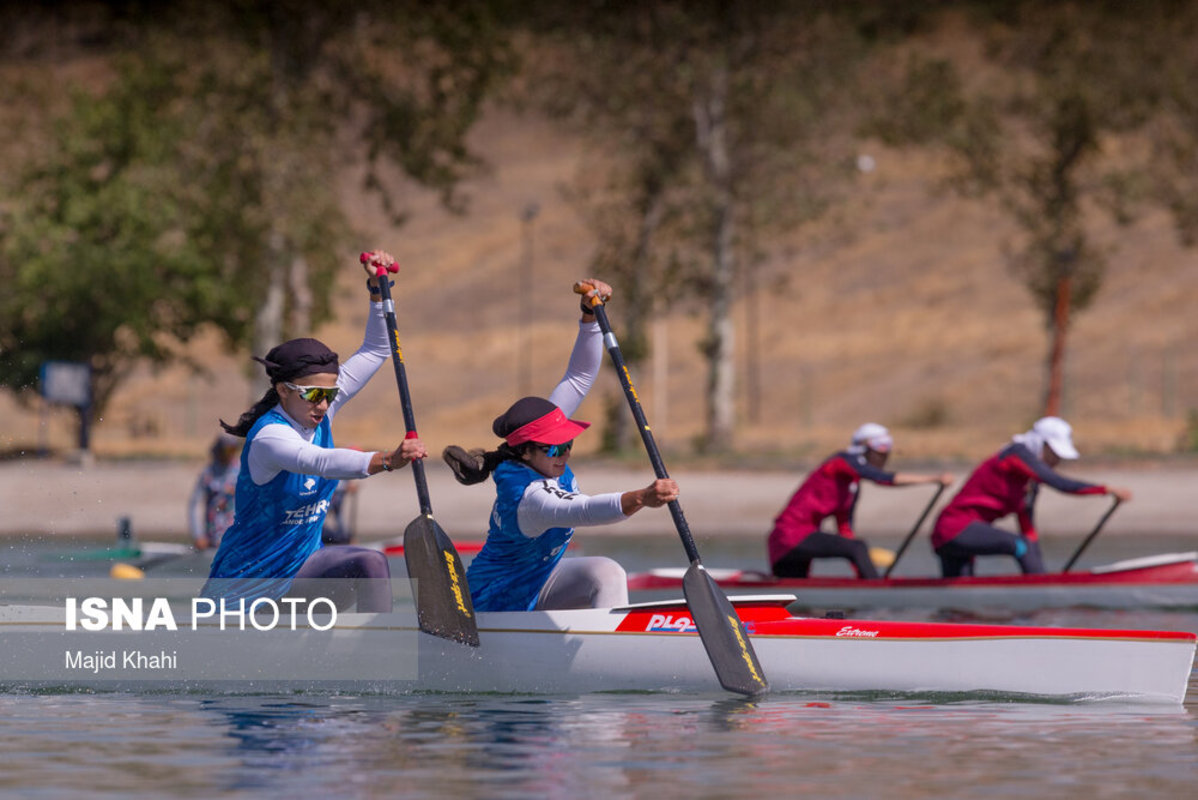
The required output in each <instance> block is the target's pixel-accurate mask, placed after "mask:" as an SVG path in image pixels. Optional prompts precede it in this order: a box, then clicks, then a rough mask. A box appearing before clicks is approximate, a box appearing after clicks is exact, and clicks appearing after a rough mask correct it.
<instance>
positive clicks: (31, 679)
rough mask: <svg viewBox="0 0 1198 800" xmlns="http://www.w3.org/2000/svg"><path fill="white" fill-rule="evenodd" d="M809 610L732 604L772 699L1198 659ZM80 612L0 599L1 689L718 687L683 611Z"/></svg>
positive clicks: (1167, 646) (1181, 679) (1149, 640)
mask: <svg viewBox="0 0 1198 800" xmlns="http://www.w3.org/2000/svg"><path fill="white" fill-rule="evenodd" d="M794 599H795V598H794V597H793V595H770V596H758V597H747V598H733V602H734V604H735V606H736V609H737V611H738V613H739V615H740V617H741V619H742V620H743V621H744V623H745V626H746V629H747V630H748V631H749V634H750V636H751V638H752V643H753V647H754V649H755V650H756V652H757V655H758V657H759V659H760V661H761V666H762V669H763V671H764V672H765V674H766V677H767V679H768V680H769V682H770V685H771V689H772V690H773V691H801V692H816V693H843V692H851V693H884V694H886V695H888V696H894V695H898V696H921V697H928V696H930V697H933V698H935V697H938V696H942V695H944V694H947V695H948V696H950V697H954V698H955V697H958V696H961V695H980V696H983V697H990V698H994V697H1000V698H1016V699H1021V698H1022V699H1032V698H1051V699H1053V700H1072V701H1077V700H1105V699H1116V700H1119V701H1124V702H1145V703H1164V704H1179V703H1182V702H1183V700H1184V697H1185V693H1186V686H1187V681H1188V679H1189V676H1190V670H1191V668H1192V665H1193V662H1194V652H1195V640H1196V637H1195V634H1193V633H1186V632H1167V631H1139V630H1105V629H1068V628H1046V627H1029V626H1004V625H989V624H985V625H983V624H977V625H973V624H955V623H934V622H901V621H868V620H858V619H834V618H808V617H797V616H793V615H792V614H791V613H790V612H788V611H787V606H788V605H789V604H790V603H792V602H793V601H794ZM71 602H72V601H70V600H68V601H65V602H64V605H36V606H35V605H16V604H14V605H6V606H0V637H3V646H2V647H0V687H4V688H9V689H11V688H17V687H29V688H42V689H47V688H49V689H67V690H97V689H98V690H122V691H123V690H142V689H149V690H155V691H164V690H165V691H180V690H184V691H190V690H204V691H235V692H241V691H279V690H318V691H372V692H397V693H407V692H418V691H436V692H468V693H475V692H516V693H579V692H596V691H665V692H713V693H714V692H718V691H719V684H718V683H717V681H716V678H715V675H714V673H713V671H712V669H711V665H710V663H709V661H708V659H707V657H706V655H705V654H704V651H703V645H702V642H701V640H700V638H699V636H698V634H697V633H696V631H695V628H694V625H693V623H692V622H691V619H690V616H689V613H688V611H687V607H686V605H685V603H684V602H683V601H681V600H673V601H664V602H658V603H647V604H638V605H634V606H629V607H626V608H618V609H583V610H570V611H530V612H493V613H485V612H484V613H479V614H478V615H477V621H478V629H479V636H480V640H481V646H480V647H478V648H470V647H465V646H463V645H459V644H456V643H453V642H450V641H446V640H444V639H439V638H436V637H432V636H429V635H427V634H423V633H420V632H419V629H418V627H417V621H416V615H415V611H414V609H404V610H397V611H393V612H391V613H386V614H356V613H353V614H351V613H345V614H328V613H326V614H325V616H324V617H319V616H317V617H313V616H311V615H309V616H307V617H304V616H303V614H302V613H301V614H299V616H298V617H297V616H296V614H295V613H294V609H293V613H292V616H291V618H290V620H288V618H287V615H286V614H283V616H282V618H281V621H280V620H279V619H276V618H273V617H263V616H261V615H260V616H259V617H258V618H255V619H254V620H253V621H251V623H250V624H248V625H247V624H246V623H245V618H244V617H242V618H241V622H240V623H238V620H237V618H236V617H226V618H224V619H221V620H219V622H218V620H217V619H215V618H213V617H211V616H201V615H199V614H198V613H197V609H196V608H195V607H192V608H190V609H184V608H180V609H178V610H177V612H176V614H175V615H174V618H173V619H172V622H173V623H174V624H175V629H173V630H172V629H170V626H164V624H163V622H164V621H163V618H162V617H163V615H162V613H161V609H159V612H160V613H159V614H158V616H157V619H156V624H148V623H149V622H150V621H151V620H154V615H153V614H152V613H147V612H146V610H145V609H144V608H142V609H139V611H140V612H141V614H140V617H139V618H138V619H139V620H140V624H136V625H134V624H132V623H131V622H130V621H129V619H125V620H124V626H123V627H122V628H121V629H119V630H118V629H116V627H114V626H113V625H112V624H106V625H103V626H101V627H100V628H99V629H98V630H84V629H83V628H82V627H80V619H81V618H80V613H81V612H80V611H79V610H78V609H76V608H74V607H73V606H70V604H71ZM115 602H116V601H115V600H114V601H113V609H114V610H115V607H116V606H115ZM130 602H131V601H130ZM164 602H165V601H164ZM201 602H203V601H201ZM147 604H148V600H147ZM68 606H70V607H68ZM147 607H148V605H147ZM313 608H315V604H314V605H313ZM205 611H206V609H205ZM189 612H190V618H189V616H188V613H189ZM115 618H116V614H115V613H114V614H113V619H115ZM96 619H98V617H97V618H96ZM297 619H298V624H297ZM272 620H274V622H275V624H273V625H267V624H263V623H270V622H271V621H272ZM92 621H95V619H93V620H92ZM239 624H240V627H239ZM72 626H73V629H72ZM138 628H140V629H138ZM321 628H324V629H321Z"/></svg>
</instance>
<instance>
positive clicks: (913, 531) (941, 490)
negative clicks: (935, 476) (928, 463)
mask: <svg viewBox="0 0 1198 800" xmlns="http://www.w3.org/2000/svg"><path fill="white" fill-rule="evenodd" d="M946 488H948V487H946V486H945V485H944V484H943V483H942V484H940V487H939V488H937V489H936V493H935V494H934V495H932V499H931V500H929V501H928V504H927V505H926V506H924V509H923V513H922V514H920V515H919V519H917V520H915V525H914V527H912V528H911V532H910V533H908V534H907V538H906V539H903V543H902V544H901V545H899V549H898V552H896V553H895V554H894V561H891V562H890V566H889V567H887V568H886V572H885V574H883V575H882V577H883V578H889V577H890V573H892V572H894V567H895V565H896V564H898V560H899V559H900V558H902V557H903V553H904V552H906V550H907V545H909V544H911V540H912V539H914V538H915V534H917V533H919V528H920V526H922V525H923V521H924V520H925V519H927V518H928V514H930V513H932V507H933V506H935V505H936V501H937V500H939V499H940V495H942V494H943V493H944V490H945V489H946Z"/></svg>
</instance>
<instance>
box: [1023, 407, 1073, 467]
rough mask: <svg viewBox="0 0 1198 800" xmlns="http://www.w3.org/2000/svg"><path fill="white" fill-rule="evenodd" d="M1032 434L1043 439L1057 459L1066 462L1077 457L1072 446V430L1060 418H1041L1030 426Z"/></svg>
mask: <svg viewBox="0 0 1198 800" xmlns="http://www.w3.org/2000/svg"><path fill="white" fill-rule="evenodd" d="M1032 433H1034V434H1036V435H1037V436H1039V437H1040V438H1041V439H1043V440H1044V444H1046V445H1048V446H1049V448H1051V449H1052V452H1054V453H1056V454H1057V456H1058V457H1060V458H1063V459H1067V460H1072V459H1075V458H1077V457H1078V452H1077V448H1076V447H1074V446H1073V428H1072V427H1071V426H1070V425H1069V423H1068V422H1066V421H1065V420H1063V419H1061V418H1060V417H1041V418H1040V419H1038V420H1036V424H1035V425H1032Z"/></svg>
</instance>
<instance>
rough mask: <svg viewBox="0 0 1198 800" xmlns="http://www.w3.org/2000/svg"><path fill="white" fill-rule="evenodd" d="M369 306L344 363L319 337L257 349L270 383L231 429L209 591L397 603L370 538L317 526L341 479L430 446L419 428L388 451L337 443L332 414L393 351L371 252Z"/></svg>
mask: <svg viewBox="0 0 1198 800" xmlns="http://www.w3.org/2000/svg"><path fill="white" fill-rule="evenodd" d="M370 255H371V258H370V259H368V260H367V262H366V263H365V264H364V265H363V266H365V267H366V273H367V275H369V276H370V277H369V279H368V280H367V288H368V289H370V293H371V301H372V302H371V304H370V312H369V313H368V314H367V316H366V333H365V336H364V339H363V341H362V345H361V346H360V347H359V348H358V351H357V352H356V353H354V354H353V355H352V356H350V357H349V359H347V360H346V362H345V363H344V364H339V363H338V358H337V354H336V353H334V352H333V351H332V350H330V349H329V348H328V347H326V346H325V345H324V344H323V343H321V342H319V341H317V340H316V339H292V340H291V341H289V342H284V343H283V344H281V345H279V346H278V347H275V348H274V349H272V350H271V351H270V352H269V353H267V354H266V358H255V359H254V360H255V361H258V362H260V363H261V364H262V365H263V366H265V367H266V374H267V376H268V377H269V378H270V382H271V387H270V389H269V390H268V391H267V392H266V394H265V395H263V397H262V399H261V400H259V401H258V402H257V403H255V404H254V406H253V407H252V408H251V409H250V410H249V411H247V412H245V413H244V414H242V415H241V418H240V419H239V420H238V421H237V424H236V425H228V424H226V423H225V422H223V421H222V422H221V425H222V426H223V427H224V429H225V430H226V431H228V432H229V433H231V434H233V435H235V436H242V437H245V446H244V447H243V448H242V451H241V472H240V474H239V476H238V479H237V494H236V502H237V517H236V519H235V520H234V522H233V525H232V527H230V528H229V529H228V530H227V531H225V534H224V536H223V537H222V539H221V543H220V548H219V549H218V550H217V551H216V556H215V557H214V558H213V561H212V570H211V572H210V574H209V576H208V581H207V583H205V584H204V588H203V590H202V594H203V596H205V597H209V598H212V599H214V600H216V599H222V598H223V599H224V600H225V601H226V605H228V603H229V601H233V604H234V606H236V601H238V600H245V601H247V602H246V607H247V608H248V607H249V606H250V601H252V600H254V599H257V598H270V599H272V600H275V599H278V598H280V597H283V596H288V597H305V598H311V597H326V598H328V599H330V600H332V601H333V602H334V603H336V605H337V607H338V609H340V610H346V609H348V608H350V607H352V606H354V605H355V604H356V607H357V610H358V611H390V610H391V573H390V569H389V567H388V565H387V557H386V556H385V555H384V554H383V553H382V552H380V551H376V550H371V549H368V548H364V547H351V546H330V547H324V546H322V544H321V530H322V528H323V527H324V520H325V514H326V513H327V512H328V508H329V499H330V497H331V495H332V494H333V490H334V488H335V487H336V485H337V481H338V480H341V479H347V478H365V477H367V476H368V475H375V474H377V473H379V472H390V471H392V470H395V469H399V468H400V467H404V466H407V465H408V464H409V463H411V462H412V460H413V459H417V458H424V457H425V456H426V455H427V450H426V449H425V446H424V444H423V443H422V442H421V441H420V440H419V439H417V438H411V439H404V441H403V443H402V444H401V445H400V446H399V447H397V448H395V450H393V451H390V452H363V451H361V450H355V449H348V448H337V447H334V446H333V432H332V428H331V423H332V421H333V417H334V415H336V414H337V412H338V411H340V410H341V409H342V408H343V407H344V406H345V404H346V403H347V402H349V400H350V399H351V398H352V397H353V396H354V395H355V394H357V392H358V390H360V389H361V388H362V387H363V386H365V385H366V382H367V381H369V380H370V378H371V377H372V376H373V375H374V373H375V372H376V371H377V370H378V368H379V367H380V366H382V364H383V363H384V362H386V361H387V360H388V359H389V358H390V355H391V349H390V343H389V340H388V338H387V326H386V321H385V318H384V316H383V304H382V302H381V300H380V298H381V292H380V290H379V287H378V280H379V279H378V278H377V277H375V274H374V268H375V266H376V265H379V264H382V265H387V264H391V263H394V259H393V258H391V256H390V255H389V254H387V253H384V252H381V251H380V252H376V253H372V254H370Z"/></svg>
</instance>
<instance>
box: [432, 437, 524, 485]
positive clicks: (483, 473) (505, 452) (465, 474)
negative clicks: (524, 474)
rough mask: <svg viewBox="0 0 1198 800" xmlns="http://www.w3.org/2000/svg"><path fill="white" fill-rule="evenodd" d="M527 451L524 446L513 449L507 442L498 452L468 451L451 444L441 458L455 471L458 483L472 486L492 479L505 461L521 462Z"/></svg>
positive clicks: (454, 474) (500, 446)
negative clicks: (493, 474)
mask: <svg viewBox="0 0 1198 800" xmlns="http://www.w3.org/2000/svg"><path fill="white" fill-rule="evenodd" d="M525 449H526V448H525V446H524V445H517V446H515V447H512V446H511V445H510V444H507V443H506V442H504V443H503V444H501V445H499V448H498V449H496V450H483V449H481V448H478V449H475V450H466V449H464V448H461V447H458V446H457V445H456V444H451V445H450V446H449V447H446V448H445V449H444V450H443V451H442V452H441V458H442V459H444V460H445V463H446V464H448V465H449V468H450V469H452V470H453V476H454V477H455V478H457V479H458V483H461V484H464V485H466V486H471V485H473V484H476V483H482V482H483V481H485V480H486V479H487V478H489V477H491V473H492V472H494V471H495V468H496V467H498V466H499V465H500V464H502V463H503V462H504V461H519V460H520V459H521V458H522V457H523V455H524V450H525Z"/></svg>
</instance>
